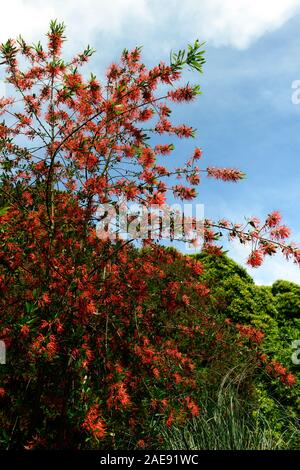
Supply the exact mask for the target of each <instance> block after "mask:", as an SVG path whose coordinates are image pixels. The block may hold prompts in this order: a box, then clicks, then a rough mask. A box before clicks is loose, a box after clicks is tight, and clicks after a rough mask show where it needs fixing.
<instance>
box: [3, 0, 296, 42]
mask: <svg viewBox="0 0 300 470" xmlns="http://www.w3.org/2000/svg"><path fill="white" fill-rule="evenodd" d="M298 12H300V0H263V1H262V0H238V1H237V0H201V1H199V0H185V1H178V0H164V1H163V2H162V1H161V0H64V1H61V0H48V1H47V2H45V1H44V0H3V1H2V2H1V20H0V40H1V41H3V40H5V39H7V37H14V36H16V35H18V34H19V33H22V34H23V35H24V36H26V37H28V38H29V39H36V38H37V37H39V36H40V35H41V34H43V33H44V32H45V30H46V29H47V25H48V23H49V20H50V19H53V18H58V19H59V20H63V21H65V22H66V23H67V25H68V36H69V37H70V39H71V40H72V43H74V42H75V43H78V42H81V43H84V44H85V43H86V42H87V41H88V42H90V43H93V42H95V39H96V36H97V34H106V35H107V38H108V40H109V41H111V40H112V39H113V38H120V37H124V38H125V39H126V38H128V37H131V38H137V43H140V39H141V38H143V39H144V40H147V42H148V41H151V42H152V43H153V44H155V45H156V47H157V46H159V45H160V46H161V47H163V48H164V46H165V43H169V42H170V43H171V44H172V43H174V38H176V40H177V39H178V38H182V39H184V40H186V39H190V38H191V36H192V38H193V37H200V38H201V39H202V38H203V39H204V40H207V41H208V42H210V43H211V44H214V45H216V46H222V45H229V46H233V47H237V48H245V47H247V46H249V45H250V44H251V42H253V41H254V40H256V39H257V38H259V37H261V36H262V35H264V34H265V33H266V32H268V31H273V30H275V29H277V28H280V27H281V26H282V25H283V24H284V23H285V22H286V21H287V20H289V19H290V18H291V17H292V16H294V15H295V14H296V13H298ZM103 46H104V47H105V44H103Z"/></svg>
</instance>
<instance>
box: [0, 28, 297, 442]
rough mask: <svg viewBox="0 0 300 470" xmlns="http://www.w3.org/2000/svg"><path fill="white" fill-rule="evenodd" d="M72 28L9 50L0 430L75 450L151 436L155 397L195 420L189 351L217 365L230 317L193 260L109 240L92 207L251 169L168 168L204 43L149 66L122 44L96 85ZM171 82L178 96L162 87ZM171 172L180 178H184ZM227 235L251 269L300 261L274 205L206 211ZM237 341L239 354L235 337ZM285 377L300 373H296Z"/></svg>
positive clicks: (160, 408) (0, 263) (182, 194)
mask: <svg viewBox="0 0 300 470" xmlns="http://www.w3.org/2000/svg"><path fill="white" fill-rule="evenodd" d="M64 31H65V27H64V25H63V24H59V23H57V22H56V21H53V22H51V24H50V31H49V33H48V47H47V49H44V48H43V46H42V44H41V43H38V44H35V45H29V44H27V43H26V42H25V41H24V39H23V38H21V37H19V38H18V39H17V40H16V41H14V40H11V39H10V40H8V41H7V42H6V43H4V44H2V45H1V49H0V50H1V57H2V65H5V66H6V80H7V83H8V86H9V87H10V88H11V89H12V90H13V94H12V97H6V98H2V99H1V100H0V114H1V115H2V122H1V123H0V150H1V153H0V158H1V160H0V161H1V187H0V193H1V201H2V204H1V205H2V209H1V213H0V221H1V225H0V231H1V241H0V290H1V300H0V305H1V318H0V334H1V338H2V339H3V340H4V341H5V344H6V347H7V349H8V356H9V357H10V360H9V363H8V364H7V366H6V369H5V371H4V373H3V377H2V381H3V385H2V387H1V389H0V390H1V393H0V399H1V400H4V401H5V400H6V405H7V406H6V409H7V410H8V411H7V414H6V415H5V416H4V417H3V418H2V420H3V423H2V426H1V427H2V428H3V429H4V431H3V432H4V437H3V438H2V439H3V441H5V445H7V447H11V446H17V445H20V443H21V445H25V446H26V448H31V447H34V446H36V445H45V446H46V445H48V446H51V445H53V446H54V445H55V444H53V443H55V442H56V443H58V444H57V446H60V445H69V446H70V445H73V446H79V445H80V443H81V442H82V437H81V436H82V433H83V434H84V435H85V436H86V438H87V439H96V440H101V439H107V440H109V442H116V441H117V439H118V436H116V429H123V431H122V432H124V433H126V432H128V431H126V430H128V429H135V430H136V432H135V434H134V435H135V436H137V435H138V433H139V432H142V431H141V429H142V427H141V426H142V424H141V423H143V422H144V421H145V419H146V418H145V416H146V412H148V413H149V407H150V409H152V410H153V413H158V414H160V415H161V416H164V417H165V419H166V422H167V424H168V425H170V424H171V423H172V421H173V420H182V419H184V418H185V417H186V416H188V415H196V414H197V413H198V412H199V408H198V405H197V403H196V400H195V398H194V397H193V396H194V394H195V390H196V389H197V383H198V382H197V381H198V379H199V377H198V367H196V365H197V361H198V360H199V358H198V356H197V354H194V353H193V352H192V353H190V354H189V350H190V346H188V345H190V344H191V342H193V344H195V350H196V349H197V348H198V349H199V348H200V349H201V350H202V351H203V352H202V353H201V360H207V357H208V356H209V357H210V358H211V357H212V352H211V351H212V350H213V351H214V353H213V355H215V356H214V357H215V358H217V357H218V354H216V351H217V348H218V347H223V345H224V344H228V342H229V340H228V341H227V339H228V338H229V336H228V335H229V330H228V331H227V328H229V329H230V325H223V329H225V330H224V331H223V330H222V331H220V328H219V326H218V325H217V324H216V322H214V321H211V322H210V321H209V317H208V316H204V312H205V311H206V307H205V306H206V304H207V300H206V299H207V296H208V295H209V291H208V289H207V288H206V286H205V285H204V284H202V283H201V282H199V275H201V272H202V266H201V264H200V263H199V262H196V261H194V260H191V259H186V258H185V257H184V256H182V255H180V254H178V253H175V252H173V251H171V252H170V251H168V250H164V249H162V248H159V247H158V246H157V245H155V244H153V243H152V242H151V240H145V245H147V247H145V248H144V250H142V251H137V250H136V249H135V248H134V247H133V246H131V245H130V244H129V243H128V241H124V240H122V239H121V238H117V239H116V240H113V241H111V240H106V239H99V238H98V237H97V234H96V226H95V223H96V221H97V220H96V212H97V207H98V205H99V204H108V203H109V204H111V205H114V204H116V201H117V199H118V198H120V197H121V196H124V197H126V198H127V199H128V200H130V201H135V202H139V203H141V204H143V205H144V206H146V207H148V206H150V205H153V204H154V205H157V206H162V207H163V206H164V204H165V202H166V195H167V192H168V191H171V192H172V193H173V195H174V196H175V197H179V198H180V199H181V200H191V199H194V198H195V197H196V195H197V193H196V189H195V188H196V186H197V185H198V184H199V183H200V174H201V172H203V173H204V174H205V173H206V174H207V176H208V177H213V178H216V179H221V180H225V181H237V180H239V179H241V178H243V176H244V175H243V173H242V172H240V171H238V170H236V169H227V168H226V169H224V168H215V167H208V168H206V169H201V168H200V167H199V166H198V161H199V159H200V157H201V155H202V151H201V149H200V148H198V147H197V148H195V150H194V152H193V154H192V155H191V156H190V158H188V159H187V162H186V164H185V166H184V167H183V168H170V167H169V166H168V167H167V166H164V165H161V164H159V161H160V160H162V158H164V156H168V155H169V154H171V153H172V151H173V150H174V147H173V145H172V143H168V144H165V143H164V144H161V143H159V140H158V138H159V137H160V136H162V135H163V134H166V135H167V136H169V137H170V138H171V137H172V136H176V137H179V138H191V137H194V136H195V131H194V130H193V129H192V128H191V127H189V126H187V125H185V124H181V125H174V124H172V123H171V121H170V120H169V118H170V115H171V109H170V102H175V103H178V102H189V101H191V100H193V99H194V98H195V97H196V96H197V95H198V94H199V92H200V89H199V86H198V85H196V86H190V85H185V86H178V87H177V88H175V86H174V84H175V83H176V82H177V81H178V80H179V79H180V78H181V75H182V71H183V69H184V67H185V66H187V67H190V68H191V69H195V70H197V71H199V72H201V71H202V66H203V63H204V58H203V51H202V50H201V48H202V45H201V44H200V43H199V42H198V41H196V42H195V44H193V45H189V46H188V49H187V50H186V51H179V52H178V53H174V54H172V58H171V63H170V64H169V65H166V64H164V63H160V64H159V65H158V66H156V67H154V68H152V69H150V70H149V69H147V68H146V66H145V65H144V64H143V63H142V62H141V60H140V53H141V51H140V49H139V48H136V49H134V50H133V51H131V52H129V51H127V50H124V51H123V53H122V57H121V61H120V64H112V65H111V66H110V67H109V69H108V70H107V73H106V79H107V80H106V83H105V84H103V85H101V84H100V83H99V82H98V81H97V79H96V77H95V76H93V75H91V77H90V78H89V79H85V78H84V76H83V75H82V74H80V72H79V69H80V67H81V66H82V65H83V64H85V63H86V62H87V61H88V59H89V57H90V56H91V55H92V53H93V50H92V49H91V48H90V47H87V48H86V49H85V50H84V51H83V52H82V53H81V54H78V55H77V56H75V57H74V58H73V59H71V60H69V61H65V60H64V59H63V56H62V45H63V42H64V39H65V38H64ZM162 88H163V89H165V88H168V91H166V92H165V93H162V94H159V90H161V89H162ZM147 121H148V122H149V123H150V124H149V127H146V124H145V123H146V122H147ZM150 137H151V140H150ZM174 176H175V177H178V178H181V179H182V181H184V184H178V183H176V184H174V183H173V181H174ZM168 182H169V183H168ZM168 184H169V186H168ZM220 230H221V231H224V232H226V231H227V232H228V233H229V236H230V238H234V237H238V238H239V239H240V241H241V242H243V243H245V242H251V243H252V244H253V246H252V251H251V254H250V256H249V260H248V262H249V263H250V264H251V265H252V266H258V265H260V264H261V262H262V260H263V257H264V256H265V255H272V254H273V253H275V252H276V251H277V250H281V251H282V252H283V254H284V255H286V256H287V257H293V258H294V260H295V261H296V262H299V261H300V251H299V249H297V247H295V246H294V245H292V244H287V243H285V240H286V239H287V237H288V236H289V230H288V229H287V228H286V227H285V226H284V225H280V215H279V214H278V213H277V212H274V213H272V214H270V215H269V216H268V217H267V219H266V221H265V223H263V224H261V223H260V222H259V221H258V220H257V219H255V218H253V219H251V220H249V221H248V222H247V224H246V226H241V225H233V224H231V223H230V222H228V221H226V220H221V221H218V222H213V221H210V220H206V221H205V232H204V241H205V246H204V248H205V249H206V250H209V251H211V252H216V253H218V251H219V250H220V248H218V247H217V246H215V241H216V240H217V238H218V236H219V234H220ZM175 265H178V274H177V275H175V274H174V266H175ZM171 268H172V269H171ZM182 279H184V282H183V281H182ZM199 311H202V313H201V314H200V313H199ZM184 312H188V316H187V317H185V316H184ZM168 317H172V318H171V320H170V321H169V323H167V324H166V318H168ZM165 328H166V329H165ZM175 330H176V331H175ZM174 331H175V333H174ZM238 332H239V335H240V336H243V337H244V338H246V339H249V335H250V337H251V338H252V340H253V341H252V342H254V343H255V344H258V343H259V342H260V340H261V339H262V338H261V337H260V336H259V334H258V333H256V332H255V331H252V330H251V331H250V330H247V329H245V328H243V327H239V329H238ZM226 338H227V339H226ZM238 338H239V337H238ZM238 341H239V345H240V347H241V348H242V347H244V346H242V343H241V342H240V339H238ZM245 347H246V346H245ZM228 348H229V350H230V351H232V354H231V355H229V357H231V358H233V357H235V353H234V351H235V346H234V345H232V347H229V346H228ZM208 351H210V353H208ZM249 351H251V354H252V352H253V351H252V349H251V348H250V349H249ZM209 354H210V355H209ZM254 356H255V357H256V358H257V354H256V352H255V354H254ZM205 358H206V359H205ZM216 360H217V359H216ZM259 360H261V359H259ZM264 361H265V358H264ZM200 362H201V361H200ZM137 370H138V373H137ZM284 378H285V383H287V382H292V381H293V380H292V378H291V377H289V376H287V372H286V374H285V376H284ZM141 396H143V397H144V398H143V400H142V401H141V402H140V403H139V400H140V397H141ZM116 423H117V424H116ZM117 425H118V428H117ZM139 426H140V427H141V429H140V428H139Z"/></svg>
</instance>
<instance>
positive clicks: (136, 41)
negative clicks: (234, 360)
mask: <svg viewBox="0 0 300 470" xmlns="http://www.w3.org/2000/svg"><path fill="white" fill-rule="evenodd" d="M162 4H163V5H162ZM52 18H58V19H59V20H63V21H65V22H66V24H67V26H68V30H67V33H68V38H69V42H68V45H67V52H69V53H71V52H78V48H79V49H80V48H83V47H84V46H85V45H86V44H87V43H90V44H91V45H92V46H93V47H95V48H96V49H97V53H96V55H95V56H94V58H93V60H92V63H91V66H90V69H92V71H93V72H95V73H96V74H97V75H98V76H100V77H101V75H102V74H103V71H104V69H105V67H106V66H107V65H108V64H109V63H110V62H111V61H114V60H116V59H117V58H118V55H119V53H120V52H121V50H122V49H123V48H124V47H127V48H131V47H134V46H135V45H143V46H144V49H143V51H144V52H143V57H144V61H145V62H146V64H147V65H149V66H150V65H153V64H155V63H156V62H159V61H160V60H168V57H169V51H170V49H171V48H173V49H178V48H180V47H183V46H184V45H186V44H187V43H188V42H192V41H193V40H194V39H196V38H199V39H200V40H201V41H206V42H207V44H206V51H207V52H206V60H207V63H206V65H205V67H204V74H203V75H202V76H199V75H197V74H192V75H191V74H187V76H186V78H187V79H188V80H190V81H191V82H193V81H194V82H199V83H200V84H201V86H202V92H203V94H202V95H201V96H200V98H199V99H198V100H197V101H196V102H195V103H193V104H192V105H183V106H181V107H177V108H176V112H175V114H174V117H175V118H176V120H178V122H181V121H182V122H186V123H189V124H191V125H193V126H194V127H196V128H197V129H198V133H197V139H196V142H188V141H184V142H182V143H180V145H177V146H176V150H177V151H176V159H178V162H179V161H180V160H183V159H184V157H185V156H188V155H189V152H190V151H191V149H192V148H193V147H194V145H195V143H196V145H199V146H201V147H202V148H203V151H204V161H203V164H204V165H216V166H233V167H237V168H240V169H241V170H243V171H245V172H246V173H247V179H246V180H244V181H242V182H241V183H238V185H235V184H226V183H217V182H213V181H208V180H203V184H202V185H200V187H199V199H198V202H201V203H204V204H205V214H206V216H207V217H209V218H215V219H217V218H219V217H220V218H221V217H226V218H229V219H231V220H234V221H236V222H239V221H242V220H243V217H244V216H251V215H258V216H260V217H262V218H263V217H264V216H265V215H267V214H268V213H269V212H270V211H272V210H273V209H277V210H280V211H281V212H282V214H283V217H284V221H285V222H286V223H287V225H289V226H290V227H291V228H292V231H293V237H292V238H293V239H294V240H295V241H296V242H298V243H299V244H300V217H299V201H300V184H299V181H300V158H299V157H300V104H299V105H295V104H293V103H292V101H291V96H292V92H293V90H292V82H293V81H294V80H297V79H300V54H299V52H300V34H299V31H300V1H299V0H265V1H261V0H222V1H221V0H202V1H201V2H200V1H196V0H186V1H185V2H180V1H178V0H165V1H164V2H161V1H158V0H110V1H106V0H87V1H85V2H84V1H82V0H72V1H70V0H65V1H64V2H59V1H58V0H50V1H49V2H47V3H45V2H42V1H41V0H27V1H25V0H23V1H22V0H10V1H6V0H4V1H3V2H2V3H1V19H0V40H1V41H3V40H5V39H7V38H8V37H14V36H16V35H17V34H19V33H22V34H23V35H24V37H25V38H28V39H29V40H34V39H40V37H41V36H42V35H43V34H44V33H45V31H46V30H47V25H48V23H49V20H50V19H52ZM230 254H231V256H232V257H233V258H234V259H236V260H237V261H242V260H245V258H246V256H247V253H246V252H244V251H243V250H242V249H241V247H239V246H237V245H235V244H234V245H233V246H232V247H231V249H230ZM249 272H250V273H251V275H253V276H254V278H255V280H256V282H258V283H260V284H261V283H263V284H270V283H272V282H273V281H274V280H276V279H278V278H283V279H290V280H293V281H295V282H299V283H300V270H299V268H298V267H296V266H295V265H293V263H291V262H290V263H287V262H284V261H283V260H281V259H279V258H277V257H276V258H274V259H269V260H268V261H267V262H266V263H265V265H264V266H263V267H262V268H259V269H258V270H253V269H251V270H249Z"/></svg>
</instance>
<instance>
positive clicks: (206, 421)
mask: <svg viewBox="0 0 300 470" xmlns="http://www.w3.org/2000/svg"><path fill="white" fill-rule="evenodd" d="M283 411H284V410H283ZM285 420H286V421H285V430H284V431H283V432H281V433H278V432H274V430H273V428H272V426H271V425H270V424H269V423H268V421H267V419H266V418H265V417H264V416H263V414H262V413H261V412H260V411H259V410H256V411H255V412H254V410H252V411H251V410H250V409H249V407H248V409H247V407H246V405H245V403H244V404H243V403H242V402H241V401H240V400H239V399H238V398H237V394H236V392H235V391H232V390H225V391H224V390H222V392H220V393H219V395H218V397H217V400H215V399H210V398H208V399H207V400H206V403H204V404H203V407H202V410H201V413H200V415H199V416H198V417H196V418H193V419H192V420H191V421H190V422H188V423H187V424H186V425H185V426H184V427H180V426H176V425H174V426H172V428H170V429H167V428H166V427H163V428H162V429H161V435H162V437H163V438H164V442H165V444H164V448H165V449H169V450H276V449H296V448H298V449H299V448H300V429H299V427H297V426H296V424H295V423H294V422H292V420H291V419H289V418H285Z"/></svg>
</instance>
